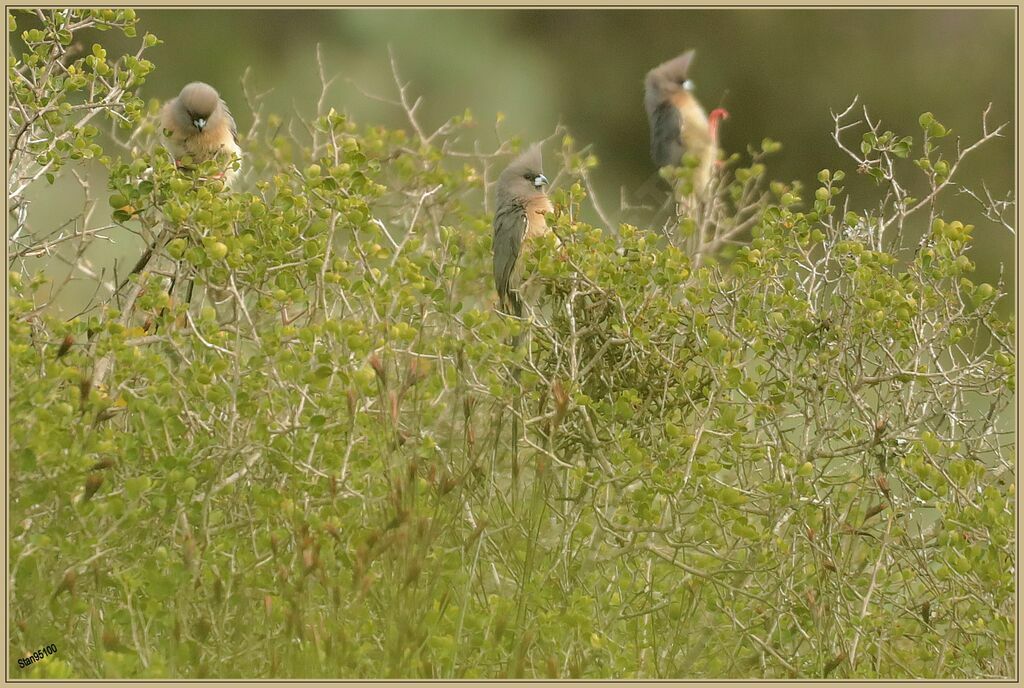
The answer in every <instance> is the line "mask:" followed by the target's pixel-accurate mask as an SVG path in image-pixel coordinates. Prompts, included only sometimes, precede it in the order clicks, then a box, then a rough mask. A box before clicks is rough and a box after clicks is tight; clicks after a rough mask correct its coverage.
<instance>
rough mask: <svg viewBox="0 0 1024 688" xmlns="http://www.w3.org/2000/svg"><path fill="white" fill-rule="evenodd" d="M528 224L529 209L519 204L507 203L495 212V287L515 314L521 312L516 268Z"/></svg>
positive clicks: (503, 301) (503, 302)
mask: <svg viewBox="0 0 1024 688" xmlns="http://www.w3.org/2000/svg"><path fill="white" fill-rule="evenodd" d="M526 224H527V218H526V209H525V208H524V207H523V206H522V205H520V204H518V203H509V204H506V205H505V206H503V207H501V208H498V211H497V212H496V213H495V214H494V242H493V244H494V245H493V249H494V287H495V289H496V290H497V292H498V298H500V299H501V303H502V306H503V307H504V306H505V304H506V302H507V303H509V304H510V305H511V306H512V311H513V312H514V314H515V315H520V314H521V311H520V308H519V296H518V294H517V293H516V291H515V290H516V289H517V288H518V287H519V284H518V282H519V279H518V270H517V269H516V267H517V265H518V263H519V253H520V250H521V249H522V244H523V235H524V234H525V233H526Z"/></svg>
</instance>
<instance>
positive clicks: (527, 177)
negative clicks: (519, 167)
mask: <svg viewBox="0 0 1024 688" xmlns="http://www.w3.org/2000/svg"><path fill="white" fill-rule="evenodd" d="M523 179H525V180H526V181H528V182H532V181H533V180H534V179H535V177H534V176H533V175H532V174H530V173H529V172H527V173H526V174H524V175H523Z"/></svg>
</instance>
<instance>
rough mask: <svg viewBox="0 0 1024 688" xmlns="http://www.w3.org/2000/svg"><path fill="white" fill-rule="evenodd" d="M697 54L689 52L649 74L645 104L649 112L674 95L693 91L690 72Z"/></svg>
mask: <svg viewBox="0 0 1024 688" xmlns="http://www.w3.org/2000/svg"><path fill="white" fill-rule="evenodd" d="M696 54H697V51H696V50H687V51H686V52H685V53H683V54H682V55H679V56H677V57H673V58H672V59H671V60H668V61H666V62H662V63H661V64H660V65H658V66H657V67H655V68H654V69H652V70H650V71H649V72H647V76H646V77H645V78H644V102H645V103H646V104H647V107H648V110H649V111H650V110H652V109H653V108H654V107H657V106H658V105H659V104H661V102H662V101H664V100H665V99H666V98H668V97H669V96H671V95H672V94H674V93H678V92H680V91H692V90H693V88H694V85H693V81H691V80H690V78H689V72H690V65H691V64H692V63H693V58H694V56H695V55H696Z"/></svg>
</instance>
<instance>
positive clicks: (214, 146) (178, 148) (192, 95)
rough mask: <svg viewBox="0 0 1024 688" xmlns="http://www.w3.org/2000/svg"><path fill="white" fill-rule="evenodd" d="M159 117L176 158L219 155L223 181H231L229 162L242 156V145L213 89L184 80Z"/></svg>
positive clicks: (198, 160) (197, 159)
mask: <svg viewBox="0 0 1024 688" xmlns="http://www.w3.org/2000/svg"><path fill="white" fill-rule="evenodd" d="M160 119H161V123H162V125H163V128H164V133H165V134H166V135H167V137H168V143H169V146H168V147H169V149H170V151H171V153H172V154H173V155H174V159H175V161H176V162H179V163H180V162H181V159H182V158H184V157H186V156H188V157H189V158H191V159H192V162H193V163H202V162H205V161H207V160H209V159H210V158H214V157H216V158H219V159H222V160H224V162H225V171H224V181H225V183H226V184H228V185H230V184H231V182H232V180H233V179H234V177H235V174H236V171H235V169H234V167H233V166H232V165H231V164H230V163H231V161H233V160H234V159H236V158H238V159H240V158H241V157H242V149H241V148H239V146H238V130H237V128H236V127H235V120H234V118H233V117H232V116H231V112H230V111H229V110H228V106H227V105H226V104H225V103H224V101H223V100H221V97H220V95H219V94H218V93H217V91H216V89H214V88H213V87H212V86H210V85H209V84H204V83H203V82H201V81H193V82H192V83H190V84H186V85H185V87H184V88H183V89H181V93H179V94H178V97H177V98H174V99H172V100H170V101H168V103H167V104H166V105H164V109H163V111H162V112H161V117H160Z"/></svg>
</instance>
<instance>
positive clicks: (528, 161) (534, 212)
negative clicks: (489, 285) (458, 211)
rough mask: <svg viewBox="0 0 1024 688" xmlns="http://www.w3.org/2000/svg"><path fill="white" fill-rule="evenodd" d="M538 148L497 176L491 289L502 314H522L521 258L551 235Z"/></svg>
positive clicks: (547, 201) (518, 159) (530, 150)
mask: <svg viewBox="0 0 1024 688" xmlns="http://www.w3.org/2000/svg"><path fill="white" fill-rule="evenodd" d="M547 183H548V179H547V177H545V176H544V172H543V170H542V161H541V152H540V145H539V144H534V145H533V146H531V147H530V148H528V149H527V150H526V151H525V152H523V153H522V154H521V155H520V156H519V157H517V158H516V159H515V160H513V161H512V162H511V163H510V164H509V166H508V167H506V168H505V171H504V172H502V173H501V175H500V176H499V177H498V182H497V198H496V201H497V204H496V205H497V208H496V210H495V212H494V243H493V248H494V286H495V288H496V289H497V291H498V299H499V306H500V308H501V310H502V311H504V312H505V313H510V314H512V315H515V316H517V317H522V315H523V300H522V295H521V294H520V292H519V288H520V285H521V284H522V281H523V280H522V272H523V266H522V258H523V252H524V250H526V248H527V246H528V244H529V242H530V240H531V239H533V238H534V237H538V236H542V235H544V234H548V233H550V232H551V229H550V228H549V227H548V225H547V221H546V219H545V217H544V215H545V214H546V213H550V212H551V211H552V210H553V207H552V205H551V200H550V199H549V198H548V195H547V193H545V191H544V187H545V186H546V185H547Z"/></svg>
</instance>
